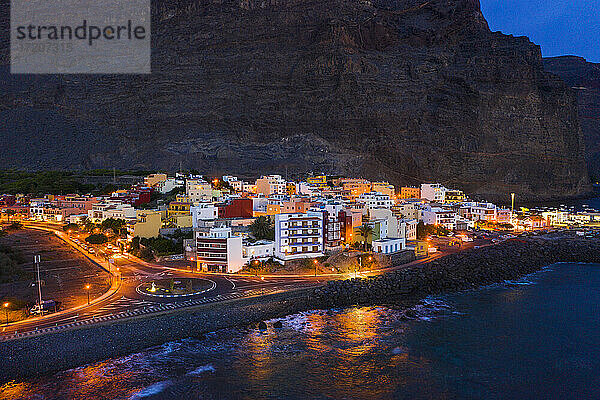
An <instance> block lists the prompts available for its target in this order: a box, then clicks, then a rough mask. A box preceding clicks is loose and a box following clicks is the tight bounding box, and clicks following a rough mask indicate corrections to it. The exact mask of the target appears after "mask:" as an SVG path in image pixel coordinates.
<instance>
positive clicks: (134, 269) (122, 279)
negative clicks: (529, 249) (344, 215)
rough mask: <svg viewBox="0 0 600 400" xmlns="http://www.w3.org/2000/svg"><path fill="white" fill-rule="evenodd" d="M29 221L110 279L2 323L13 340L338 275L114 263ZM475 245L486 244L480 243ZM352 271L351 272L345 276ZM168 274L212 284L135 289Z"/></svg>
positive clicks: (2, 332)
mask: <svg viewBox="0 0 600 400" xmlns="http://www.w3.org/2000/svg"><path fill="white" fill-rule="evenodd" d="M27 226H28V227H30V228H35V229H43V230H46V231H51V232H53V233H54V234H56V235H57V236H58V237H60V238H61V239H63V240H65V241H66V242H67V243H69V244H70V245H71V246H73V247H74V248H76V249H77V250H79V251H81V252H82V254H84V255H85V256H86V257H88V258H90V259H91V260H92V261H94V262H96V263H97V264H100V265H101V266H102V267H103V268H105V269H106V270H109V271H110V273H111V274H112V275H113V276H114V279H113V281H112V286H111V288H110V289H109V291H108V292H106V293H105V294H104V295H102V296H100V297H98V298H96V299H91V300H92V301H91V303H90V304H89V305H88V304H87V303H84V304H82V305H80V306H78V307H74V308H71V309H68V310H64V311H60V312H58V313H55V314H49V315H46V316H43V317H37V318H30V319H27V320H24V321H20V322H16V323H11V324H9V325H3V326H0V340H12V339H16V338H21V337H27V336H34V335H40V334H46V333H51V332H55V331H59V330H65V329H73V328H77V327H80V326H84V325H89V324H94V323H103V322H109V321H114V320H118V319H126V318H132V317H136V316H140V315H147V314H151V313H163V312H169V311H172V310H175V309H182V308H185V307H193V306H197V305H201V304H206V303H216V302H220V301H226V300H232V299H236V298H242V297H250V296H261V295H265V294H269V293H274V292H280V291H285V290H291V289H297V288H302V287H315V286H318V285H321V284H323V283H324V282H326V281H327V280H332V279H340V275H338V274H327V275H319V276H318V277H314V276H307V275H288V276H276V275H269V276H266V275H265V276H261V277H253V276H247V275H246V276H239V275H223V274H202V273H193V272H189V271H185V270H180V269H176V268H169V267H165V266H159V265H154V264H150V263H147V262H144V261H142V260H140V259H137V258H135V257H132V256H127V257H119V258H115V260H116V261H115V263H109V262H108V261H107V259H108V257H113V258H114V257H115V254H114V252H113V251H112V250H110V249H107V248H106V247H96V248H95V253H94V254H90V253H89V252H88V251H86V250H85V248H84V247H83V246H82V244H81V243H78V242H76V241H74V240H73V239H74V238H72V237H70V236H69V235H68V234H67V233H65V232H63V231H62V230H57V228H56V226H55V225H54V226H53V225H48V224H27ZM478 244H482V245H485V244H483V243H478ZM473 246H474V244H473V243H469V244H467V245H466V246H464V247H463V248H462V250H464V249H466V248H472V247H473ZM460 250H461V249H457V248H454V247H453V248H447V249H444V251H443V252H438V253H434V254H432V255H430V257H427V258H425V259H421V260H417V261H414V262H412V263H409V264H404V265H399V266H395V267H391V268H386V269H381V270H373V271H362V272H360V273H359V274H358V276H360V277H365V276H373V275H378V274H381V273H384V272H388V271H391V270H396V269H400V268H406V267H408V266H413V265H419V264H423V263H427V262H431V261H432V260H434V259H437V258H439V257H442V256H443V255H446V254H449V253H452V252H457V251H460ZM352 276H353V274H351V275H350V276H349V277H352ZM170 278H173V279H177V278H201V279H205V280H207V281H209V282H210V283H211V289H210V290H208V291H206V292H203V293H200V294H197V295H190V296H184V297H156V296H150V295H148V294H143V293H141V292H140V291H138V290H136V289H138V287H139V286H140V285H142V284H144V283H149V282H152V281H156V280H160V279H170Z"/></svg>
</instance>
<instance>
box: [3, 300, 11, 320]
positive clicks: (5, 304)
mask: <svg viewBox="0 0 600 400" xmlns="http://www.w3.org/2000/svg"><path fill="white" fill-rule="evenodd" d="M3 306H4V311H5V312H6V325H8V306H10V303H4V304H3Z"/></svg>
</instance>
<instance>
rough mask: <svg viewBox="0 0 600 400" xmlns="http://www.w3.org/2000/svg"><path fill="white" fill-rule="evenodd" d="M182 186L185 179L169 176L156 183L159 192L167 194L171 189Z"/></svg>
mask: <svg viewBox="0 0 600 400" xmlns="http://www.w3.org/2000/svg"><path fill="white" fill-rule="evenodd" d="M180 187H183V181H181V180H180V179H176V178H167V180H165V181H162V182H160V183H158V184H157V185H156V190H158V192H159V193H162V194H166V193H169V192H170V191H171V190H173V189H176V188H180Z"/></svg>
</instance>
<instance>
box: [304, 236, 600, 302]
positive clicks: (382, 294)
mask: <svg viewBox="0 0 600 400" xmlns="http://www.w3.org/2000/svg"><path fill="white" fill-rule="evenodd" d="M557 262H586V263H600V240H577V239H571V238H568V239H567V238H555V239H527V240H518V239H515V240H509V241H507V242H504V243H501V244H498V245H495V246H488V247H483V248H479V249H473V250H467V251H464V252H461V253H457V254H452V255H449V256H446V257H443V258H440V259H438V260H435V261H432V262H430V263H426V264H423V265H417V266H413V267H408V268H406V269H402V270H399V271H396V272H391V273H387V274H384V275H380V276H375V277H372V278H367V279H352V280H345V281H333V282H329V283H328V284H327V285H326V286H325V287H323V288H320V289H317V290H316V291H315V300H316V302H317V303H318V304H319V307H320V308H329V307H340V306H350V305H371V304H394V303H395V304H403V305H404V304H407V303H410V302H412V301H414V300H418V299H421V298H423V297H426V296H429V295H437V294H443V293H449V292H454V291H459V290H465V289H470V288H475V287H479V286H485V285H489V284H493V283H499V282H503V281H505V280H511V279H515V278H519V277H521V276H523V275H527V274H530V273H533V272H535V271H537V270H539V269H540V268H542V267H544V266H547V265H550V264H554V263H557Z"/></svg>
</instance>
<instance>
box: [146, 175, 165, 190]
mask: <svg viewBox="0 0 600 400" xmlns="http://www.w3.org/2000/svg"><path fill="white" fill-rule="evenodd" d="M166 180H167V174H150V175H148V176H146V177H145V178H144V185H145V186H147V187H155V186H157V185H158V184H159V183H161V182H164V181H166Z"/></svg>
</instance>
